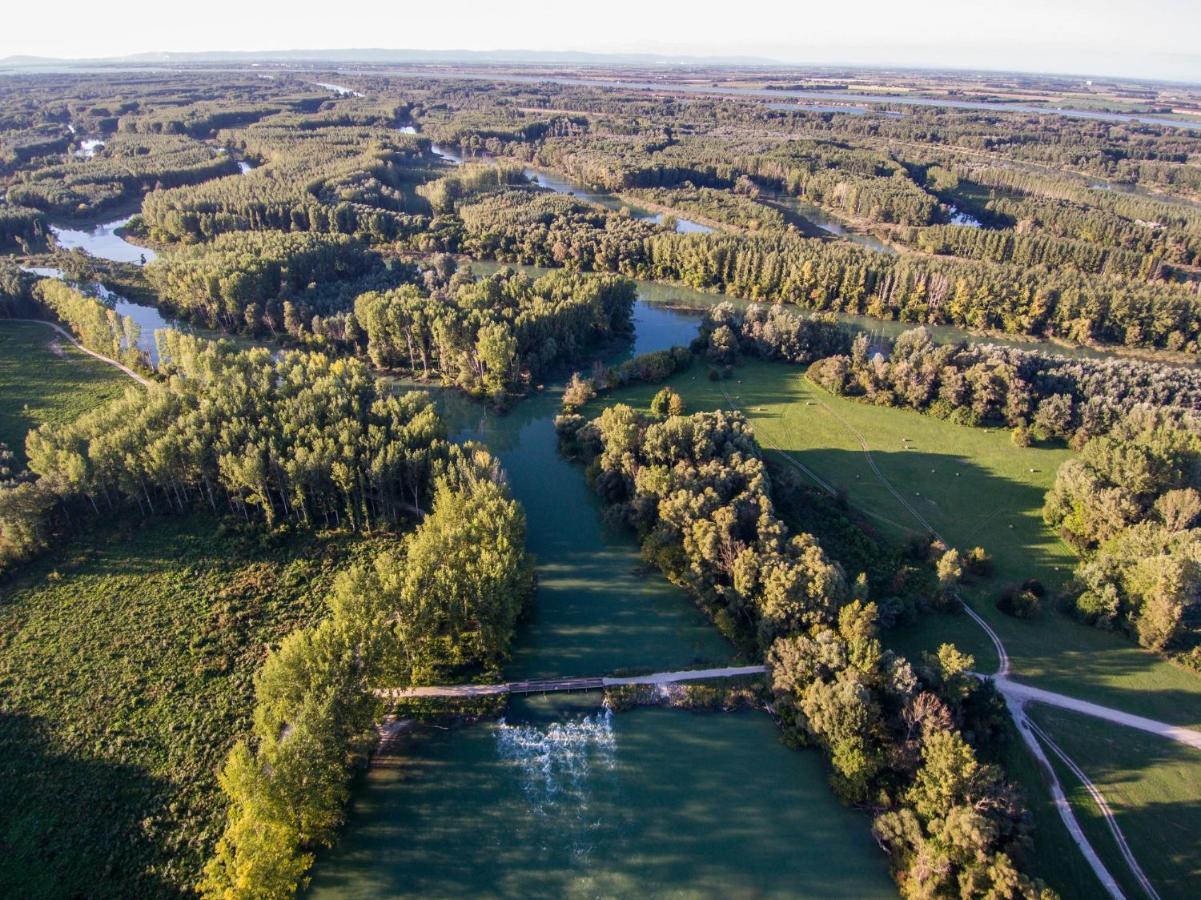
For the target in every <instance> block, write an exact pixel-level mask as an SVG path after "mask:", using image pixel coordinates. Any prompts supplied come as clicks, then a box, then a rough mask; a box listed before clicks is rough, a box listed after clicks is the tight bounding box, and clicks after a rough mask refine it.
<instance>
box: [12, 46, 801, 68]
mask: <svg viewBox="0 0 1201 900" xmlns="http://www.w3.org/2000/svg"><path fill="white" fill-rule="evenodd" d="M256 62H257V63H306V62H309V63H374V64H387V63H459V64H469V65H470V64H481V65H482V64H486V63H512V64H522V63H533V64H543V65H547V64H560V65H589V64H593V65H730V66H772V65H779V64H780V63H779V62H777V61H776V60H771V59H766V58H763V57H755V56H720V57H711V56H677V55H672V54H668V53H587V52H583V51H578V50H404V49H398V50H386V49H346V50H262V51H258V50H215V51H202V52H192V53H169V52H162V53H134V54H131V55H129V56H109V57H97V58H93V59H57V58H54V57H45V56H6V57H3V58H0V67H5V68H46V67H55V66H59V67H61V66H73V65H88V66H94V65H168V64H179V63H246V64H250V63H256Z"/></svg>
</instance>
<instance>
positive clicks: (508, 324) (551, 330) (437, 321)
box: [354, 270, 634, 401]
mask: <svg viewBox="0 0 1201 900" xmlns="http://www.w3.org/2000/svg"><path fill="white" fill-rule="evenodd" d="M633 304H634V286H633V284H632V283H631V282H629V281H627V280H626V279H624V278H617V277H614V276H600V277H587V276H583V275H577V274H570V273H566V272H555V273H551V274H549V275H545V276H543V277H541V278H539V279H537V280H531V279H530V278H528V277H527V276H525V275H523V274H520V273H517V272H514V271H512V270H502V271H500V272H497V273H495V274H493V275H491V276H489V277H488V278H483V279H478V280H473V279H471V278H470V276H469V275H468V274H467V273H464V274H463V275H461V276H458V275H456V276H454V277H452V278H451V279H450V283H449V284H448V285H447V290H446V291H435V292H433V293H432V294H430V295H429V296H426V295H425V294H424V293H423V292H422V291H421V290H420V289H418V288H417V287H415V286H414V285H405V286H403V287H400V288H396V289H394V290H391V291H387V292H384V293H377V292H369V293H365V294H361V295H360V296H359V297H358V298H356V300H355V307H354V316H355V320H356V322H357V323H358V325H359V327H361V328H362V330H363V333H364V334H365V336H366V339H367V341H366V342H367V355H368V356H369V357H370V358H371V361H372V362H373V363H374V364H375V365H377V366H385V367H403V368H407V369H408V371H410V372H412V373H413V374H418V373H420V374H421V375H422V376H424V377H426V378H428V377H430V376H431V375H435V374H437V375H441V377H442V378H443V379H444V380H445V381H447V382H450V383H454V384H457V385H459V386H460V387H462V388H463V389H465V390H467V391H468V392H470V393H474V394H481V395H485V396H488V397H491V398H493V399H494V400H497V401H501V400H503V399H504V398H505V397H506V395H509V394H516V393H520V391H521V390H522V389H523V388H524V387H525V386H526V385H528V384H529V382H530V380H531V379H532V378H534V377H536V376H538V375H539V374H541V373H543V372H545V371H546V370H547V369H549V368H551V367H552V366H554V365H556V364H557V363H560V362H563V361H566V360H570V359H572V358H574V357H576V356H577V355H578V354H579V353H580V352H581V351H583V350H584V349H585V348H587V347H589V346H592V345H594V344H596V343H597V342H601V341H605V340H608V339H611V338H613V337H619V336H625V335H627V334H628V333H629V332H630V330H631V328H632V327H633V326H632V324H631V314H632V310H633Z"/></svg>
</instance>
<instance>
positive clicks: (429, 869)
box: [309, 301, 895, 897]
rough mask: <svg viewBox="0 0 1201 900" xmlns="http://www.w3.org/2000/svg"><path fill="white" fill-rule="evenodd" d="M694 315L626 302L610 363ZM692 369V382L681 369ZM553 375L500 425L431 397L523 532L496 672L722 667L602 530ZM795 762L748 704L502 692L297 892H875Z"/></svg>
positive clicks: (884, 876)
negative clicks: (566, 450) (625, 318)
mask: <svg viewBox="0 0 1201 900" xmlns="http://www.w3.org/2000/svg"><path fill="white" fill-rule="evenodd" d="M697 320H698V314H697V313H696V312H695V311H691V312H685V311H677V310H672V309H666V308H663V307H662V306H658V305H655V304H652V303H648V302H646V301H640V302H639V303H638V304H637V307H636V310H635V323H636V326H637V337H636V339H635V341H634V342H633V343H632V345H631V346H628V347H625V348H622V349H620V350H618V351H616V352H614V353H610V354H608V358H609V359H610V360H613V359H617V358H621V357H623V356H628V355H630V354H632V353H642V352H646V351H649V350H656V349H662V348H665V347H670V346H673V345H677V344H686V343H688V341H689V340H691V338H692V337H693V336H694V335H695V333H696V325H697ZM697 377H703V375H700V374H698V376H697ZM560 393H561V382H560V383H559V384H558V385H553V386H548V387H546V388H545V389H544V390H542V391H541V392H539V393H536V394H535V395H534V396H532V397H530V398H528V399H526V400H524V401H522V402H521V403H519V404H518V405H517V407H516V408H515V409H514V410H513V411H512V412H510V413H508V414H505V415H497V414H495V413H492V412H490V411H488V410H487V409H486V408H484V407H482V406H480V405H478V404H476V403H473V402H471V401H469V400H467V399H465V398H464V397H462V395H459V394H454V393H450V392H438V397H439V402H440V406H441V408H442V410H443V414H444V415H445V416H446V418H447V420H448V424H449V425H450V427H451V430H452V433H454V434H455V435H456V436H457V437H458V438H460V439H464V438H475V439H481V440H484V441H486V442H487V443H488V445H489V447H490V448H491V449H492V451H493V453H495V454H496V455H497V456H499V457H500V459H501V461H502V463H503V464H504V467H505V470H506V471H507V473H508V476H509V481H510V484H511V486H512V489H513V493H514V495H515V496H516V497H517V498H518V499H519V500H520V501H521V502H522V504H523V505H524V507H525V510H526V516H527V519H528V544H529V547H530V550H531V551H532V552H533V553H534V554H535V556H536V565H537V573H538V581H539V585H538V591H537V594H536V596H535V599H534V604H533V610H532V614H531V615H530V616H529V617H528V619H527V620H525V621H523V623H522V624H521V626H520V628H519V631H518V634H517V638H516V641H515V645H514V652H513V658H512V661H511V663H510V664H509V665H508V666H506V668H505V674H506V677H509V678H513V679H516V678H527V677H537V676H550V675H602V674H606V673H609V672H612V671H614V670H617V669H622V668H641V669H655V670H663V669H670V668H677V667H684V666H690V665H699V664H703V663H723V662H728V661H733V660H734V659H735V653H734V650H733V647H732V646H731V645H730V644H729V643H727V642H726V641H725V640H724V639H723V638H722V637H721V636H720V635H719V634H718V632H717V631H716V629H715V628H714V627H713V626H712V625H711V624H710V623H709V621H708V620H707V619H706V617H705V616H704V615H702V614H701V613H700V612H699V611H698V610H697V609H696V607H695V606H694V605H693V604H692V602H691V601H690V599H689V598H688V597H687V595H686V594H685V593H684V592H683V591H682V590H679V589H678V588H675V587H673V586H672V585H670V584H668V583H667V581H666V580H665V579H663V578H662V576H661V575H659V574H658V572H657V571H653V570H650V569H648V568H646V567H645V566H644V565H643V564H642V562H641V559H640V557H639V554H638V548H637V546H636V544H635V542H634V540H633V538H632V536H631V535H630V534H629V533H627V532H626V531H624V530H623V529H620V528H611V527H607V526H606V525H605V524H604V523H603V522H602V517H601V508H600V504H599V502H598V500H597V499H596V497H595V496H594V495H593V493H592V492H591V491H590V490H589V488H588V486H587V484H586V483H585V479H584V473H583V470H582V468H581V467H579V466H577V465H574V464H572V463H569V462H567V461H566V460H564V459H562V458H561V457H560V456H559V454H558V452H557V449H556V440H555V433H554V425H553V420H554V416H555V415H556V414H557V412H558V409H559V397H560ZM826 775H827V773H826V769H825V763H824V761H823V759H822V757H821V755H820V754H819V753H818V752H817V751H814V750H809V751H801V752H798V751H794V750H790V749H788V748H786V747H784V746H783V745H782V744H781V743H780V741H779V738H778V736H777V732H776V728H775V725H774V723H773V722H772V720H771V719H770V717H768V716H767V715H766V714H764V713H761V712H750V711H748V712H742V713H714V714H696V713H688V712H683V711H679V710H670V709H662V708H651V709H638V710H634V711H632V712H627V713H621V714H616V715H611V714H609V713H608V712H607V711H606V710H604V709H603V708H602V706H601V696H600V694H599V693H585V694H575V695H554V696H548V697H535V698H529V699H523V700H515V701H514V702H513V703H512V704H510V707H509V709H508V710H507V712H506V716H505V719H504V720H503V721H501V722H496V721H485V722H478V723H475V724H472V725H460V726H455V727H452V728H449V729H446V728H442V727H439V726H432V725H431V726H424V727H420V728H418V729H416V730H415V731H413V732H411V733H410V735H409V736H408V737H407V738H405V739H404V743H403V745H402V749H401V751H400V753H399V755H398V757H395V758H392V759H390V760H388V762H387V764H386V765H383V766H380V767H376V768H374V769H372V770H371V771H370V772H369V773H368V774H367V775H366V776H365V777H364V778H363V779H361V780H360V782H359V783H358V784H357V785H356V787H355V790H354V793H353V800H352V803H351V809H350V813H349V819H348V822H347V824H346V826H345V828H344V829H343V833H342V835H341V839H340V840H339V842H338V844H337V846H336V847H334V848H333V850H332V851H330V852H328V853H324V854H322V855H321V857H320V858H319V860H318V862H317V865H316V867H315V874H314V880H313V885H312V888H311V890H310V892H309V893H310V895H312V896H314V897H378V896H412V897H452V896H455V897H457V896H485V897H515V896H522V897H564V896H566V897H628V896H638V897H643V896H650V897H785V896H788V897H797V896H813V897H819V896H820V897H872V896H893V895H895V891H894V889H893V887H892V883H891V881H890V879H889V877H888V871H887V864H886V860H885V857H884V856H883V854H881V853H880V852H879V850H878V849H877V848H876V846H875V844H874V843H873V841H872V840H871V837H870V834H869V825H870V823H869V819H868V817H867V816H866V815H865V814H862V813H859V812H856V811H853V810H848V809H844V808H842V807H841V806H839V804H838V803H837V801H836V800H835V799H834V797H833V795H832V794H831V792H830V789H829V786H828V784H827V782H826Z"/></svg>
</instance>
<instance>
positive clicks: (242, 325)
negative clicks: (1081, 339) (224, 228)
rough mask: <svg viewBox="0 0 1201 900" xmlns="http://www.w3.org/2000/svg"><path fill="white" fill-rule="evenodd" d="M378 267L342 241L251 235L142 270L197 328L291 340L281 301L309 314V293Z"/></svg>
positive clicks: (167, 257)
mask: <svg viewBox="0 0 1201 900" xmlns="http://www.w3.org/2000/svg"><path fill="white" fill-rule="evenodd" d="M379 266H380V260H379V258H378V257H377V256H376V255H375V254H374V253H371V252H369V251H367V250H366V249H365V248H364V247H362V245H360V244H359V243H357V242H356V241H354V240H352V239H351V238H348V237H346V236H345V235H317V234H290V233H287V232H280V231H257V232H249V233H235V234H222V235H220V236H218V237H217V238H215V239H214V240H213V241H211V242H209V243H207V244H203V245H200V246H197V247H188V248H182V249H178V250H175V251H172V252H171V253H167V254H164V255H163V256H160V257H159V258H158V259H156V260H154V261H153V262H152V263H150V265H148V266H147V267H146V277H147V279H148V280H149V282H150V284H151V286H152V287H153V288H154V290H155V291H156V293H157V294H158V296H159V297H160V298H161V299H162V301H164V302H165V305H166V306H167V307H168V308H170V309H171V310H173V311H174V312H177V313H179V314H180V315H183V316H185V317H187V318H189V319H192V320H193V321H196V322H199V323H200V324H203V325H207V326H209V327H213V328H223V329H225V330H227V331H241V330H245V329H249V330H250V331H251V332H252V333H253V332H254V331H255V330H257V329H258V328H260V327H264V326H265V327H266V328H268V329H270V330H272V331H275V330H277V329H280V328H284V329H286V330H287V331H289V332H291V333H295V332H296V331H297V330H298V328H297V326H296V325H295V324H294V323H288V322H287V321H286V318H285V309H284V304H285V303H286V302H287V301H289V300H291V301H294V302H300V303H304V304H305V306H306V307H308V308H312V307H313V306H314V305H315V304H314V303H313V302H312V301H311V300H309V299H308V294H311V293H312V291H308V292H306V289H308V288H309V287H310V285H314V286H315V285H317V284H321V283H323V282H338V281H343V280H346V281H349V280H353V279H356V278H360V277H362V276H363V275H365V274H366V273H368V272H369V271H370V270H372V269H373V268H378V267H379ZM289 324H292V325H293V327H292V328H288V327H287V326H288V325H289Z"/></svg>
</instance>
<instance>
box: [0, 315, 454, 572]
mask: <svg viewBox="0 0 1201 900" xmlns="http://www.w3.org/2000/svg"><path fill="white" fill-rule="evenodd" d="M160 339H161V342H160V360H161V363H160V366H161V369H162V371H163V372H165V373H168V374H169V375H170V376H171V377H170V378H169V380H168V382H167V383H166V384H164V385H155V386H152V387H151V388H149V389H147V390H142V391H130V392H128V393H127V394H126V395H125V396H123V397H121V398H119V399H117V400H114V401H112V402H111V403H109V404H107V405H105V406H102V407H99V408H97V409H95V410H93V411H91V412H89V413H87V414H86V415H83V416H81V417H80V418H79V419H77V420H76V421H74V422H72V423H71V424H70V425H69V426H66V427H62V428H53V429H52V428H49V427H42V428H40V429H39V430H38V431H35V432H32V433H31V434H30V436H29V438H28V440H27V443H26V449H27V453H28V455H29V468H30V470H31V471H32V472H33V473H34V474H36V475H37V476H38V480H37V481H35V482H33V483H31V484H25V485H18V486H17V487H16V488H14V489H12V490H7V489H3V490H0V539H2V540H3V543H2V544H0V559H2V560H3V562H4V564H5V565H6V566H7V565H11V564H12V563H13V562H14V561H16V560H19V559H21V558H23V557H25V556H28V555H30V554H31V553H32V552H34V551H36V550H37V549H39V548H40V545H41V544H42V543H44V541H45V535H46V534H47V532H50V531H53V530H54V528H55V527H57V526H59V525H60V524H61V523H63V522H66V521H67V520H69V519H70V517H71V513H72V511H73V510H75V511H76V512H81V511H83V510H85V509H87V510H91V511H92V512H93V513H94V514H96V513H99V511H100V507H101V504H104V506H105V508H106V509H113V508H118V507H119V506H120V505H122V504H123V505H125V506H132V505H135V504H136V506H137V507H138V510H139V512H141V513H142V514H143V515H147V514H154V513H155V512H158V511H162V510H176V511H178V512H184V511H186V510H188V509H191V508H194V507H204V506H208V507H210V508H211V509H213V510H214V511H216V510H217V509H219V508H220V505H219V504H218V500H219V499H220V500H221V503H222V504H228V508H229V509H230V510H231V511H234V512H236V513H238V514H240V515H242V516H243V517H244V518H245V519H247V520H249V519H250V517H251V513H252V511H253V512H255V513H256V514H258V515H261V516H262V517H263V519H264V520H265V521H266V522H267V524H268V525H274V524H276V523H278V522H280V521H291V522H294V523H296V524H302V525H311V524H316V523H318V522H323V523H324V524H326V525H327V526H328V525H330V524H341V523H343V522H345V524H346V525H348V526H349V527H350V528H352V529H356V530H357V529H363V530H370V529H371V528H374V527H377V526H380V525H391V524H394V523H396V522H397V521H399V520H401V519H403V518H406V517H408V516H410V515H412V514H413V511H414V510H420V507H421V504H422V503H423V502H425V500H426V499H427V498H428V496H429V490H430V477H431V472H432V469H433V465H434V462H435V460H436V459H437V458H438V457H439V456H440V454H441V453H442V451H443V449H444V446H445V444H444V441H445V435H444V428H443V425H442V423H441V421H440V420H439V419H438V417H437V415H436V413H435V412H434V409H433V406H432V405H431V404H430V403H429V402H428V401H427V400H426V399H425V398H423V397H422V396H420V395H418V394H408V395H405V396H403V397H396V396H393V395H392V394H390V393H389V392H387V391H386V390H385V389H384V388H383V387H382V386H381V385H380V384H379V383H378V382H377V381H376V380H375V379H374V378H372V377H371V376H370V375H369V374H368V372H367V371H366V369H365V367H364V366H363V365H362V364H361V363H358V362H356V361H353V360H337V361H335V360H330V359H329V358H328V357H325V356H322V355H319V354H307V353H299V352H296V353H288V354H284V355H282V356H280V357H279V358H274V357H272V355H271V354H270V353H269V352H268V351H267V350H265V349H257V350H249V351H242V352H239V351H237V350H235V349H234V348H233V347H232V346H231V345H229V344H226V343H221V344H215V343H211V342H208V341H204V340H201V339H197V338H194V337H191V336H188V335H183V334H180V333H179V332H176V331H165V332H162V333H161V334H160ZM85 502H86V504H87V505H86V506H84V503H85ZM31 535H33V536H41V537H40V539H38V540H34V539H33V538H32V537H31Z"/></svg>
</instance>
